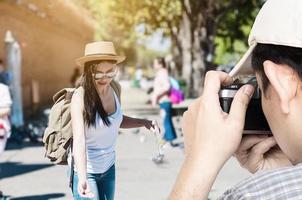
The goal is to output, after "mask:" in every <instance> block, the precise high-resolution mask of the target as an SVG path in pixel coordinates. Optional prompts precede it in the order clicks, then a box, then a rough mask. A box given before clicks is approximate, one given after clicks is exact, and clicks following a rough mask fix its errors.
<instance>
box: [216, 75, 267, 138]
mask: <svg viewBox="0 0 302 200" xmlns="http://www.w3.org/2000/svg"><path fill="white" fill-rule="evenodd" d="M245 84H251V85H253V86H254V88H255V92H254V94H253V96H252V98H251V100H250V103H249V105H248V108H247V111H246V117H245V124H244V131H243V134H270V133H271V131H270V128H269V125H268V123H267V120H266V118H265V116H264V113H263V110H262V107H261V93H260V89H259V87H258V85H257V81H256V77H255V76H248V77H241V78H237V79H236V80H235V81H234V82H233V84H232V85H229V86H223V87H221V90H220V92H219V101H220V105H221V107H222V110H223V111H224V112H226V113H229V111H230V108H231V104H232V101H233V98H234V96H235V94H236V92H237V91H238V90H239V88H240V87H241V86H243V85H245Z"/></svg>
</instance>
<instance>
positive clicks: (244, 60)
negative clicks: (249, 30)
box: [229, 42, 257, 77]
mask: <svg viewBox="0 0 302 200" xmlns="http://www.w3.org/2000/svg"><path fill="white" fill-rule="evenodd" d="M256 46H257V43H256V42H255V43H254V44H252V45H251V46H250V47H249V49H248V50H247V51H246V52H245V54H244V55H243V56H242V57H241V59H240V60H239V62H238V63H237V64H236V65H235V67H234V68H233V69H232V70H231V71H230V72H229V75H230V76H231V77H234V76H236V75H246V74H252V73H253V68H252V53H253V51H254V49H255V47H256Z"/></svg>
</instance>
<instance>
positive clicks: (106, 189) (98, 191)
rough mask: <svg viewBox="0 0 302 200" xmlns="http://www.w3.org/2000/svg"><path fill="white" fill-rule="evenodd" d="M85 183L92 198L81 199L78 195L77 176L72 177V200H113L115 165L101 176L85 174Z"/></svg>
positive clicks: (75, 174)
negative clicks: (86, 182)
mask: <svg viewBox="0 0 302 200" xmlns="http://www.w3.org/2000/svg"><path fill="white" fill-rule="evenodd" d="M87 181H88V184H89V186H90V190H91V192H92V193H93V195H94V198H92V199H90V198H82V197H81V196H80V195H79V193H78V182H79V179H78V176H77V173H76V172H74V176H73V198H74V199H75V200H113V199H114V191H115V165H113V166H112V167H110V168H109V169H108V170H107V171H106V172H104V173H101V174H91V173H87Z"/></svg>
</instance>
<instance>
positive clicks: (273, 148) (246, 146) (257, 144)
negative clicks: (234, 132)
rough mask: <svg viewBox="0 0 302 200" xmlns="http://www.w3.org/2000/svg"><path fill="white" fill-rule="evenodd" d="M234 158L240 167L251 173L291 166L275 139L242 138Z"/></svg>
mask: <svg viewBox="0 0 302 200" xmlns="http://www.w3.org/2000/svg"><path fill="white" fill-rule="evenodd" d="M235 156H236V158H237V160H238V161H239V163H240V165H241V166H242V167H244V168H246V169H247V170H249V171H250V172H251V173H255V172H257V171H259V170H270V169H275V168H279V167H284V166H290V165H292V163H291V162H290V161H289V159H288V158H287V156H286V155H285V154H284V153H283V152H282V150H281V149H280V148H279V146H278V145H277V142H276V140H275V138H274V137H268V136H257V135H247V136H244V137H243V138H242V140H241V143H240V145H239V148H238V149H237V151H236V153H235Z"/></svg>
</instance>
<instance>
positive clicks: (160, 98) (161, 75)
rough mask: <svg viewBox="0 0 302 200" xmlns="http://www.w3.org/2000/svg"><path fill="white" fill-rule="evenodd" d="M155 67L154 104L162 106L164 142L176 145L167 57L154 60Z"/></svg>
mask: <svg viewBox="0 0 302 200" xmlns="http://www.w3.org/2000/svg"><path fill="white" fill-rule="evenodd" d="M153 68H154V69H155V70H156V75H155V79H154V84H153V93H152V105H153V106H156V105H157V104H159V107H160V116H161V118H162V122H163V127H164V130H163V132H164V136H163V140H164V142H165V143H169V144H170V145H171V146H172V147H175V146H177V144H175V143H173V140H175V139H176V138H177V135H176V131H175V128H174V125H173V122H172V103H171V100H170V98H169V94H170V88H171V84H170V79H169V73H168V69H167V67H166V63H165V59H164V58H163V57H158V58H156V59H155V60H154V62H153ZM163 156H164V155H163V154H162V155H161V156H159V157H156V158H153V161H155V162H161V161H162V159H163Z"/></svg>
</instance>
